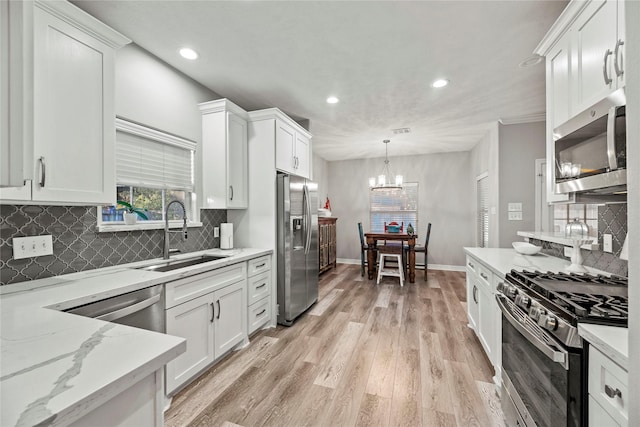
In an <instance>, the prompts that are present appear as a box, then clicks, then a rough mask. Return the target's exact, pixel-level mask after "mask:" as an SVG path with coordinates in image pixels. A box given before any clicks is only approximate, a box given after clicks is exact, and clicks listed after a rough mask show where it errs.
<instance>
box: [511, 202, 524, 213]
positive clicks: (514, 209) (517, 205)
mask: <svg viewBox="0 0 640 427" xmlns="http://www.w3.org/2000/svg"><path fill="white" fill-rule="evenodd" d="M508 210H509V212H522V203H509V205H508Z"/></svg>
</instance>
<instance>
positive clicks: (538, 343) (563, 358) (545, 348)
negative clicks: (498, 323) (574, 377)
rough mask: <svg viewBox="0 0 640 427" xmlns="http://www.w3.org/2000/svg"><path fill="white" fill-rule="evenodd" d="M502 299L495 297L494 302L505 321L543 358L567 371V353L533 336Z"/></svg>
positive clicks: (498, 296) (499, 296)
mask: <svg viewBox="0 0 640 427" xmlns="http://www.w3.org/2000/svg"><path fill="white" fill-rule="evenodd" d="M502 298H505V297H503V296H501V295H499V294H498V295H496V301H497V303H498V306H499V307H500V311H502V314H504V317H505V319H507V320H508V321H509V323H511V325H512V326H513V327H514V328H515V329H516V330H517V331H518V332H520V333H521V334H522V335H523V336H524V337H525V338H526V339H527V341H529V342H530V343H531V344H533V345H534V346H535V347H536V348H537V349H538V350H540V351H541V352H542V353H543V354H544V355H545V356H547V357H548V358H549V359H551V360H552V361H554V362H556V363H559V364H560V365H562V367H563V368H564V369H566V370H569V357H568V356H569V352H568V351H566V350H564V349H560V350H558V349H556V348H553V347H551V346H549V344H547V343H546V342H544V341H542V340H541V339H540V338H538V337H537V336H535V334H533V333H532V332H531V331H530V330H529V329H528V328H527V327H526V325H523V324H522V322H520V321H519V320H518V319H516V318H515V317H514V316H513V314H511V310H509V307H507V306H506V305H505V304H504V302H502Z"/></svg>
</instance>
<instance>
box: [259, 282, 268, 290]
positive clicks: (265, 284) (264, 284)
mask: <svg viewBox="0 0 640 427" xmlns="http://www.w3.org/2000/svg"><path fill="white" fill-rule="evenodd" d="M265 286H267V282H264V283H263V284H262V285H260V286H256V289H260V288H264V287H265Z"/></svg>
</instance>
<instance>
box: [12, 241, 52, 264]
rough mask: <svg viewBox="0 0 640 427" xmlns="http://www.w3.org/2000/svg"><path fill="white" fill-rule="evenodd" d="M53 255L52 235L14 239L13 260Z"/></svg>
mask: <svg viewBox="0 0 640 427" xmlns="http://www.w3.org/2000/svg"><path fill="white" fill-rule="evenodd" d="M44 255H53V238H52V237H51V235H44V236H28V237H14V238H13V259H22V258H32V257H37V256H44Z"/></svg>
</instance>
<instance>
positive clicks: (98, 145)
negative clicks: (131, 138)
mask: <svg viewBox="0 0 640 427" xmlns="http://www.w3.org/2000/svg"><path fill="white" fill-rule="evenodd" d="M28 4H29V3H28V2H25V5H28ZM27 8H28V6H25V9H24V10H23V13H24V14H25V16H30V15H31V13H32V22H31V24H32V28H31V29H26V28H25V31H24V32H23V34H22V37H23V41H24V40H30V39H31V38H32V45H33V62H32V64H31V63H30V58H28V57H25V58H23V60H24V61H23V63H22V65H21V66H22V67H23V72H24V73H25V74H24V75H25V76H32V78H31V81H32V83H33V85H32V88H33V92H32V95H31V96H32V99H22V101H21V102H22V103H23V105H28V104H29V103H32V105H33V110H32V116H30V115H29V112H28V111H29V110H28V109H26V110H24V111H27V112H26V113H25V114H23V115H22V117H21V119H22V120H23V123H26V124H27V126H31V124H32V126H33V127H32V129H33V138H32V140H30V139H29V138H25V139H23V140H22V142H21V144H22V147H21V148H22V153H23V159H24V160H25V165H26V166H25V167H24V170H25V171H27V174H25V175H24V179H25V180H28V179H31V183H30V185H31V191H30V192H29V191H24V190H22V191H21V192H20V191H13V192H3V193H2V197H3V199H7V198H10V197H13V195H12V194H11V193H13V194H23V195H26V196H25V197H27V198H29V195H30V199H31V201H32V202H38V203H42V204H50V203H51V204H60V203H70V204H103V203H114V202H115V159H114V151H115V106H114V72H115V49H117V48H119V47H121V46H123V45H124V44H126V43H129V42H130V40H128V39H126V38H125V37H123V36H122V35H120V34H118V33H117V32H115V31H113V30H111V29H110V28H109V27H107V26H105V25H104V24H102V23H100V22H98V21H97V20H95V19H94V18H93V17H91V16H89V15H87V14H86V13H85V12H83V11H81V10H80V9H78V8H77V7H75V6H73V5H71V4H70V3H67V2H44V1H43V2H41V1H37V2H35V3H33V9H32V10H27ZM12 35H13V34H12ZM27 43H30V42H28V41H27ZM27 78H28V77H27ZM23 95H24V96H27V97H28V96H29V94H28V93H26V92H24V93H23ZM12 124H13V125H14V126H19V125H20V123H18V124H16V123H13V120H12ZM3 139H4V138H3ZM10 142H11V143H12V144H13V143H15V142H16V141H15V140H13V141H10ZM4 145H5V143H4V142H3V147H4ZM31 171H32V172H31ZM30 172H31V173H30ZM27 185H29V184H27ZM15 197H18V196H15Z"/></svg>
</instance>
